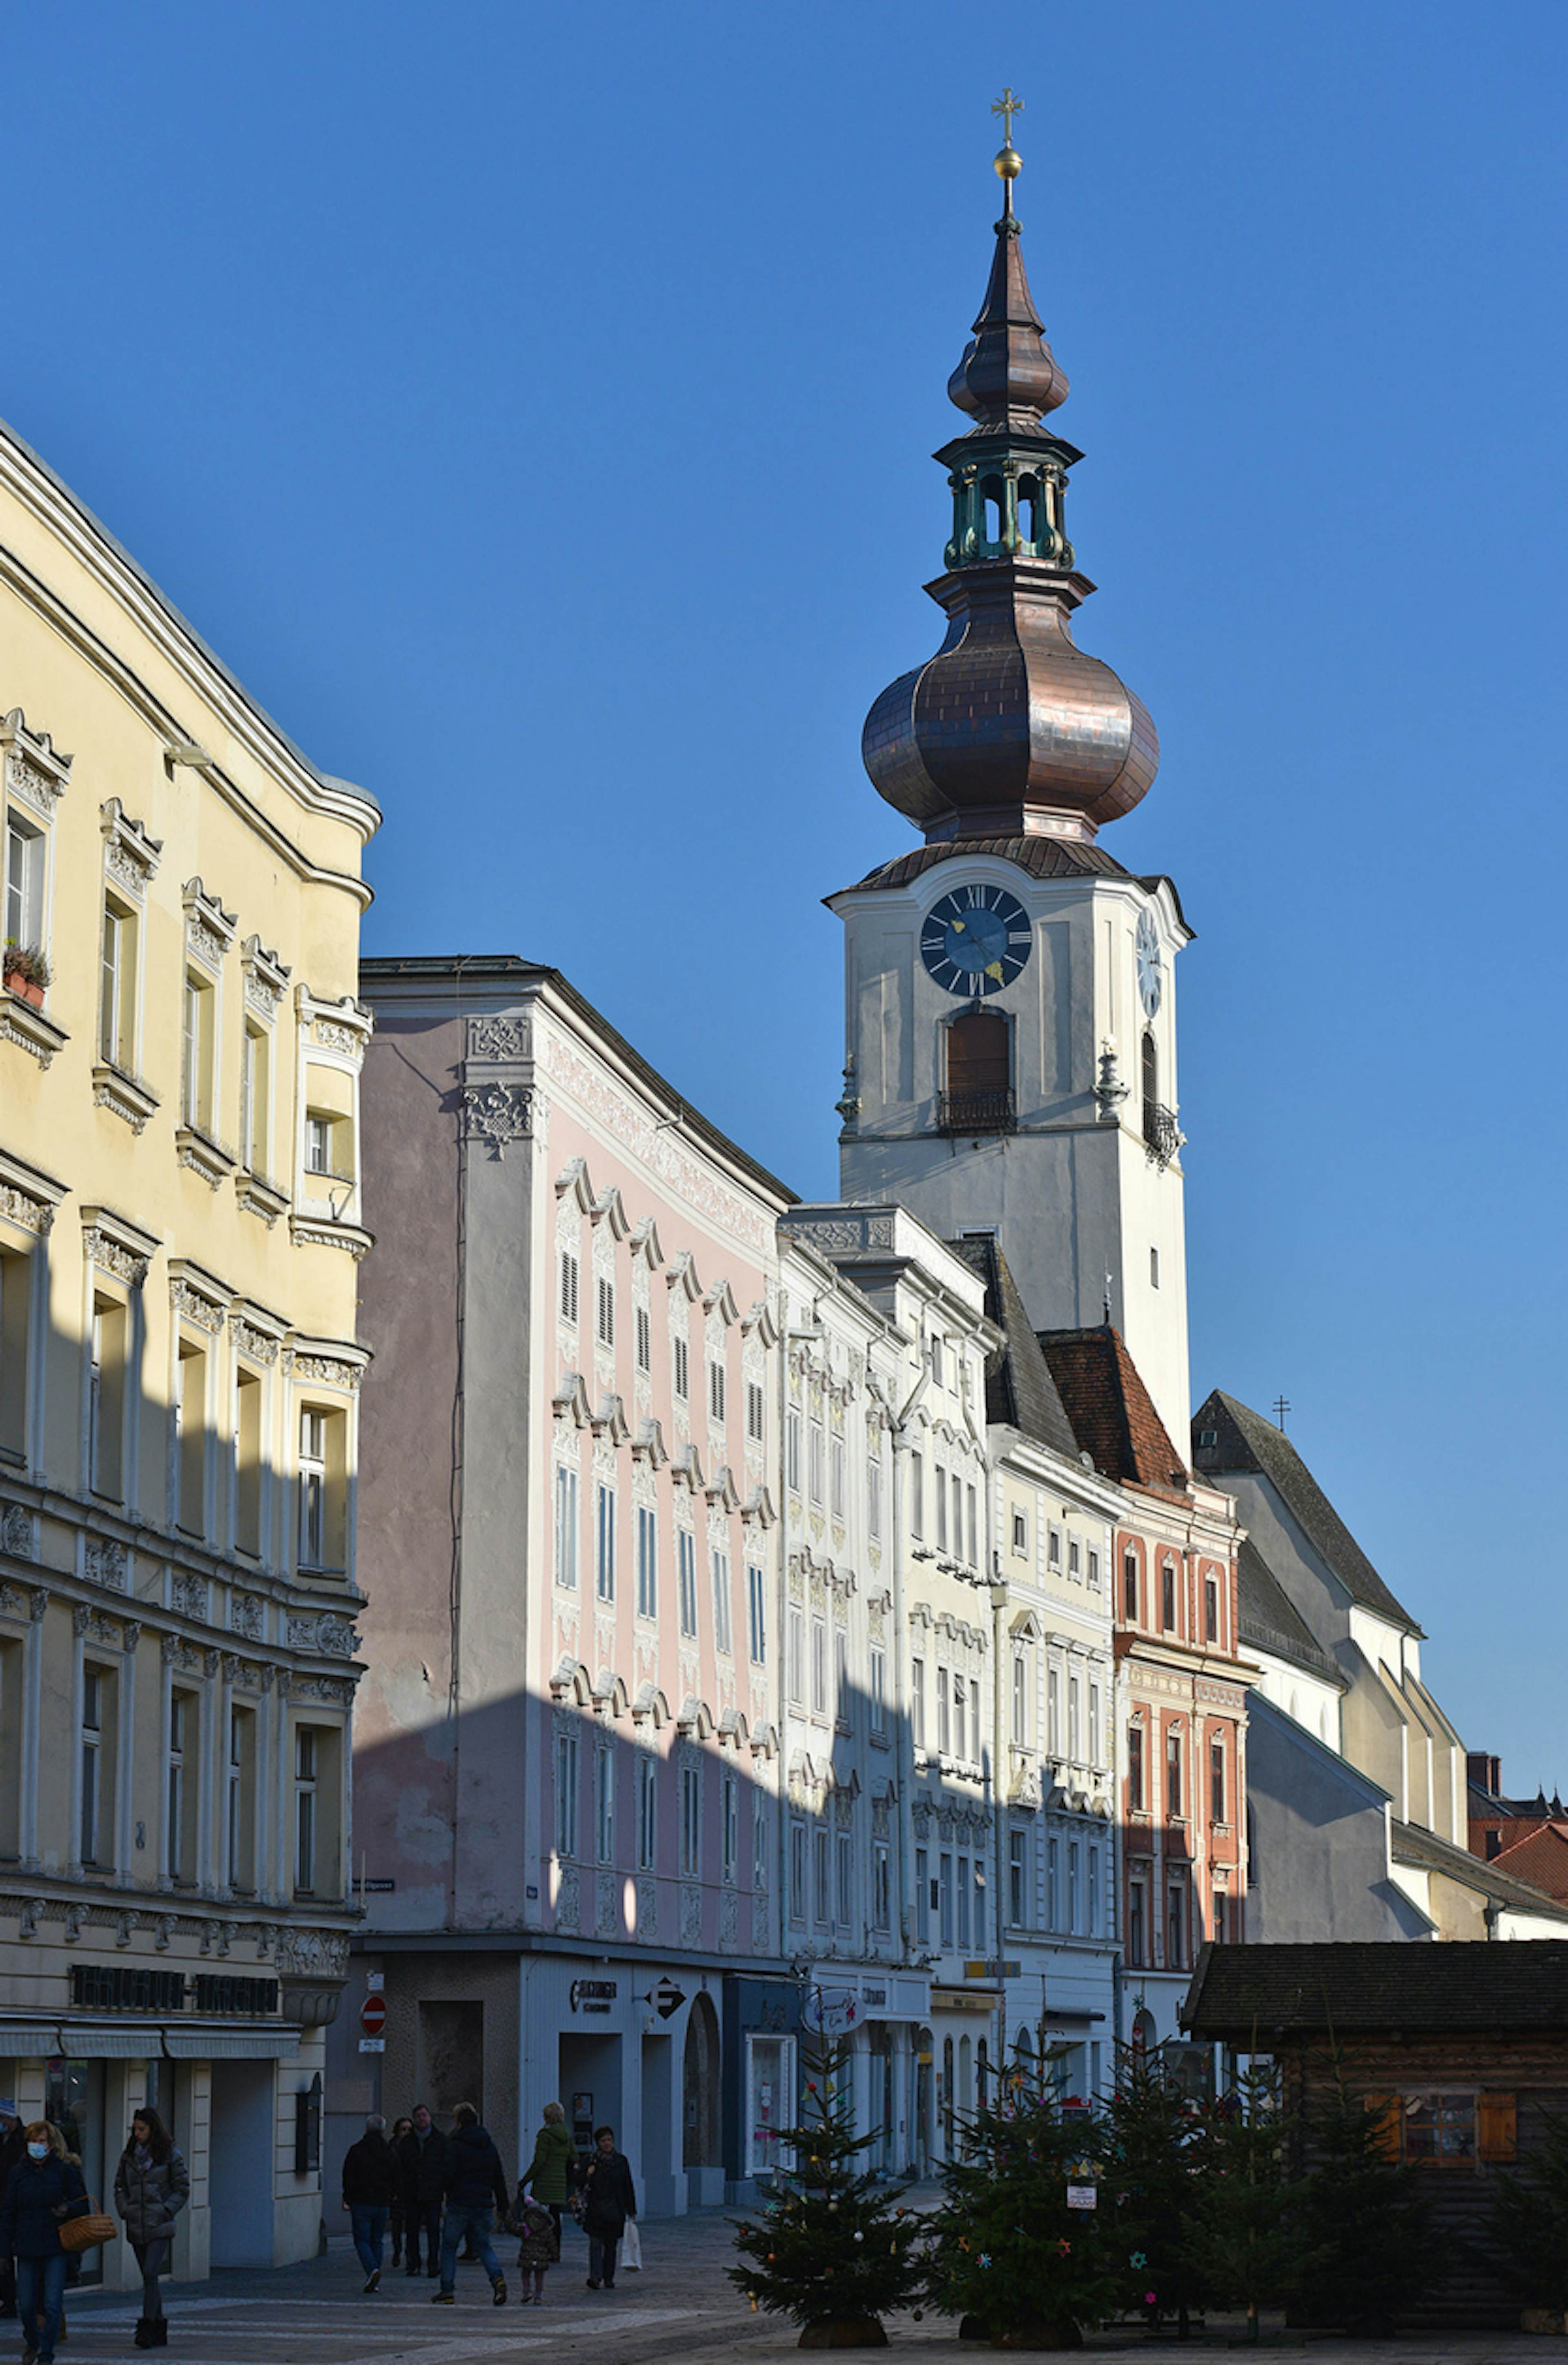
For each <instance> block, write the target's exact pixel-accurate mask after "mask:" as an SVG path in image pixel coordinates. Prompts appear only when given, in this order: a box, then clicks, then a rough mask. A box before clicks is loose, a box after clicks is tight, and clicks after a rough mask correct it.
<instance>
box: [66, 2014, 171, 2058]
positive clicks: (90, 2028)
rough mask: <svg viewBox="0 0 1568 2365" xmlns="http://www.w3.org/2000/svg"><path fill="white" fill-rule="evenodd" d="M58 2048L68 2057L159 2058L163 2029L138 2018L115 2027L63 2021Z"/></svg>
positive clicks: (89, 2022) (117, 2024) (161, 2052)
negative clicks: (131, 2024)
mask: <svg viewBox="0 0 1568 2365" xmlns="http://www.w3.org/2000/svg"><path fill="white" fill-rule="evenodd" d="M50 2051H51V2052H52V2051H59V2052H61V2053H62V2054H63V2055H64V2056H65V2058H66V2059H67V2060H68V2061H158V2060H161V2059H162V2054H163V2031H162V2028H161V2027H159V2026H158V2025H157V2024H156V2023H154V2024H153V2025H151V2026H149V2025H148V2024H147V2023H146V2022H144V2021H142V2022H138V2023H135V2024H134V2025H133V2026H131V2027H129V2028H128V2027H126V2026H125V2025H124V2023H116V2025H115V2026H114V2027H112V2028H109V2027H104V2026H100V2025H98V2024H97V2023H94V2022H91V2021H87V2022H73V2021H62V2023H61V2027H60V2043H59V2045H58V2046H50Z"/></svg>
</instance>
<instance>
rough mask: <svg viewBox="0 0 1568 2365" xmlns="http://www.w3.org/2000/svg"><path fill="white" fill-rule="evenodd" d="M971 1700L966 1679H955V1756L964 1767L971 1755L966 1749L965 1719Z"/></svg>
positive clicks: (960, 1677)
mask: <svg viewBox="0 0 1568 2365" xmlns="http://www.w3.org/2000/svg"><path fill="white" fill-rule="evenodd" d="M968 1700H969V1685H968V1683H967V1682H966V1681H965V1679H964V1677H963V1676H959V1675H955V1676H954V1677H953V1754H954V1756H955V1757H956V1758H957V1759H958V1762H959V1764H960V1765H962V1764H963V1763H964V1761H965V1759H966V1758H967V1756H968V1754H969V1753H968V1751H967V1750H966V1749H965V1747H964V1718H965V1709H966V1707H967V1704H968Z"/></svg>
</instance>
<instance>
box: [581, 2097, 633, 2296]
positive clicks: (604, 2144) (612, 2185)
mask: <svg viewBox="0 0 1568 2365" xmlns="http://www.w3.org/2000/svg"><path fill="white" fill-rule="evenodd" d="M593 2145H594V2147H593V2150H592V2153H591V2154H590V2155H589V2158H588V2171H587V2174H586V2176H585V2177H584V2180H583V2196H584V2197H583V2224H584V2225H585V2226H586V2228H587V2230H588V2289H589V2291H598V2290H599V2289H600V2288H601V2287H602V2288H603V2289H604V2290H605V2291H613V2290H614V2289H615V2253H616V2251H617V2250H618V2249H619V2248H620V2247H621V2236H622V2234H624V2232H625V2231H626V2220H627V2218H628V2217H635V2215H636V2214H637V2195H636V2193H635V2192H634V2191H633V2187H632V2168H631V2163H630V2161H629V2160H628V2159H627V2158H626V2155H625V2153H624V2152H621V2151H617V2150H616V2148H615V2129H614V2128H613V2127H595V2129H594V2131H593Z"/></svg>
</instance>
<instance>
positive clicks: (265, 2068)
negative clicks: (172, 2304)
mask: <svg viewBox="0 0 1568 2365" xmlns="http://www.w3.org/2000/svg"><path fill="white" fill-rule="evenodd" d="M276 2086H277V2071H276V2069H275V2068H274V2065H273V2063H272V2062H270V2061H215V2062H214V2063H213V2065H212V2127H211V2133H210V2135H209V2138H208V2146H209V2147H208V2152H207V2207H208V2212H209V2224H210V2227H211V2232H210V2237H209V2238H210V2241H211V2253H210V2255H211V2259H212V2263H213V2265H214V2266H215V2267H270V2266H271V2265H272V2263H273V2214H274V2213H273V2179H274V2165H273V2163H274V2156H275V2153H276V2149H277V2130H276V2126H275V2124H274V2121H275V2119H276V2115H277V2110H276V2103H275V2101H274V2094H275V2090H276Z"/></svg>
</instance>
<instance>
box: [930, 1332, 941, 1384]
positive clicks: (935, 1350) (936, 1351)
mask: <svg viewBox="0 0 1568 2365" xmlns="http://www.w3.org/2000/svg"><path fill="white" fill-rule="evenodd" d="M931 1384H932V1386H933V1387H936V1388H939V1387H940V1386H941V1384H942V1341H941V1339H940V1338H939V1337H937V1336H935V1335H933V1338H932V1340H931Z"/></svg>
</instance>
